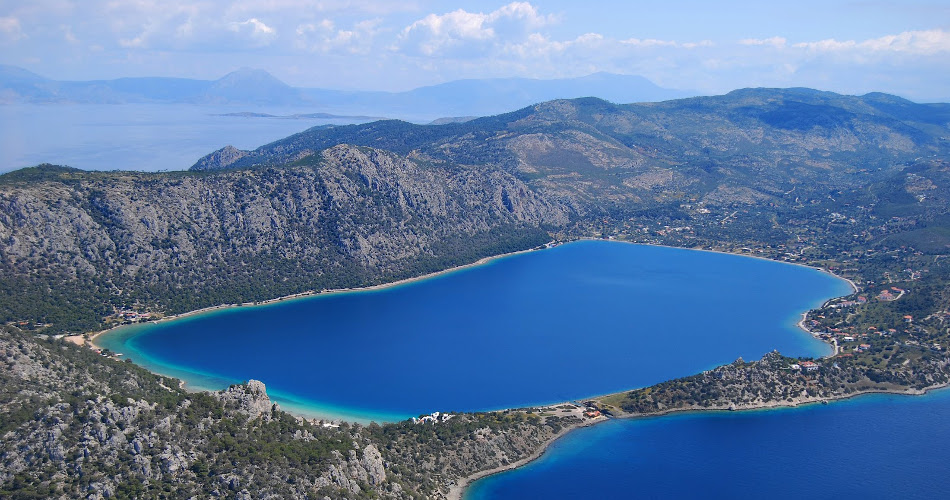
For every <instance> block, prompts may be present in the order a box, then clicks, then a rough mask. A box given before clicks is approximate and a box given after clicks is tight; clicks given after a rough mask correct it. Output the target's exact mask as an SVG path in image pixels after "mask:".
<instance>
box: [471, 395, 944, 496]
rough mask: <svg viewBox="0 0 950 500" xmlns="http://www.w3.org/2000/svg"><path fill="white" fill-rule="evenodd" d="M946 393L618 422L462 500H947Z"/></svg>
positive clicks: (573, 436)
mask: <svg viewBox="0 0 950 500" xmlns="http://www.w3.org/2000/svg"><path fill="white" fill-rule="evenodd" d="M948 413H950V391H948V390H946V389H943V390H939V391H934V392H931V393H929V394H927V395H925V396H899V395H883V394H875V395H868V396H861V397H858V398H854V399H850V400H845V401H837V402H832V403H831V404H829V405H808V406H803V407H799V408H783V409H774V410H772V409H770V410H753V411H743V412H706V413H692V414H676V415H667V416H662V417H652V418H644V419H631V420H613V421H609V422H605V423H603V424H599V425H596V426H594V427H588V428H582V429H578V430H575V431H572V432H571V433H569V434H568V435H567V436H565V437H563V438H561V439H560V440H558V441H556V442H555V443H554V444H552V445H551V446H550V447H549V448H548V449H547V450H546V451H545V453H544V455H542V456H541V458H539V459H538V460H536V461H534V462H532V463H530V464H528V465H526V466H524V467H521V468H518V469H515V470H512V471H508V472H504V473H501V474H497V475H494V476H490V477H487V478H485V479H482V480H480V481H476V482H475V483H473V484H472V486H471V487H470V488H469V489H468V490H467V492H466V494H465V499H466V500H482V499H488V498H491V499H493V500H504V499H515V498H526V497H530V498H780V499H781V498H788V499H793V498H801V497H802V496H808V497H813V498H908V499H912V498H920V499H925V498H945V497H946V494H947V491H948V490H950V476H948V475H947V474H945V473H944V471H945V470H946V464H947V463H950V447H947V445H946V444H947V443H948V442H950V427H948V426H947V424H946V422H947V420H946V415H947V414H948Z"/></svg>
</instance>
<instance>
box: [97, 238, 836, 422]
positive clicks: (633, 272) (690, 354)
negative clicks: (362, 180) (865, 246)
mask: <svg viewBox="0 0 950 500" xmlns="http://www.w3.org/2000/svg"><path fill="white" fill-rule="evenodd" d="M848 293H851V287H850V285H849V284H848V283H847V282H845V281H844V280H841V279H839V278H837V277H835V276H833V275H831V274H828V273H826V272H822V271H819V270H816V269H811V268H807V267H802V266H797V265H791V264H784V263H778V262H773V261H768V260H764V259H756V258H750V257H743V256H736V255H729V254H722V253H713V252H704V251H695V250H684V249H676V248H667V247H659V246H645V245H634V244H629V243H621V242H612V241H579V242H574V243H569V244H564V245H559V246H556V247H554V248H550V249H545V250H538V251H531V252H527V253H521V254H516V255H511V256H507V257H503V258H498V259H495V260H492V261H490V262H488V263H486V264H484V265H478V266H474V267H468V268H463V269H460V270H456V271H454V272H449V273H445V274H441V275H438V276H436V277H432V278H428V279H423V280H419V281H414V282H410V283H405V284H401V285H397V286H392V287H388V288H383V289H376V290H367V291H352V292H344V293H327V294H320V295H317V296H312V297H306V298H299V299H288V300H285V301H282V302H276V303H271V304H268V305H258V306H245V307H234V308H227V309H220V310H216V311H213V312H208V313H203V314H197V315H193V316H188V317H184V318H180V319H176V320H174V321H167V322H159V323H149V324H140V325H132V326H128V327H124V328H119V329H116V330H113V331H112V332H110V333H108V334H105V335H103V336H101V337H99V338H98V339H97V343H98V344H99V345H101V346H103V347H106V348H109V349H110V350H112V351H115V352H119V353H122V354H123V357H125V358H129V359H132V360H133V361H134V362H136V363H139V364H141V365H143V366H145V367H147V368H149V369H150V370H152V371H155V372H158V373H163V374H167V375H171V376H175V377H179V378H181V379H183V380H185V381H186V382H187V383H188V384H189V386H190V387H192V388H195V389H221V388H224V387H227V386H228V385H229V384H232V383H240V382H243V381H245V380H249V379H256V380H260V381H263V382H264V383H265V384H266V385H267V388H268V394H270V395H271V397H272V398H273V399H275V400H276V401H277V402H278V403H279V404H281V405H282V407H284V408H285V409H289V410H291V411H295V412H297V413H302V414H306V415H311V416H319V417H321V418H323V417H325V418H328V419H339V418H342V419H347V420H356V421H364V422H365V421H370V420H375V421H394V420H403V419H406V418H409V417H412V416H418V415H420V414H425V413H430V412H433V411H483V410H493V409H501V408H515V407H523V406H530V405H541V404H549V403H555V402H561V401H571V400H577V399H579V398H585V397H589V396H593V395H599V394H606V393H612V392H617V391H621V390H625V389H630V388H635V387H642V386H647V385H651V384H654V383H657V382H661V381H664V380H668V379H670V378H675V377H679V376H685V375H690V374H693V373H696V372H699V371H702V370H706V369H710V368H713V367H715V366H718V365H721V364H723V363H730V362H732V361H734V360H736V359H737V358H738V357H743V358H744V359H758V358H760V357H761V356H762V355H763V354H765V353H767V352H769V351H772V350H778V351H780V352H782V353H784V354H787V355H794V356H821V355H825V354H828V353H829V349H830V348H829V347H828V346H827V345H826V344H824V343H822V342H820V341H818V340H816V339H815V338H814V337H812V336H811V335H809V334H808V333H806V332H804V331H802V330H801V329H799V328H798V327H797V325H796V324H797V322H798V321H799V320H800V318H801V314H802V313H803V312H804V311H806V310H808V309H811V308H814V307H817V306H819V305H821V304H822V303H823V302H824V301H825V300H827V299H829V298H831V297H836V296H841V295H846V294H848Z"/></svg>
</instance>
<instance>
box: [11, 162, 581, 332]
mask: <svg viewBox="0 0 950 500" xmlns="http://www.w3.org/2000/svg"><path fill="white" fill-rule="evenodd" d="M568 218H569V212H568V210H566V209H565V208H564V207H562V206H560V205H558V204H557V203H552V202H549V201H546V200H544V199H543V198H541V197H540V196H538V195H537V194H536V193H534V192H533V191H532V190H531V189H529V188H528V187H527V185H526V184H525V183H524V182H523V181H521V180H519V179H517V178H516V177H515V176H513V175H511V174H509V173H506V172H503V171H501V170H498V169H490V168H475V167H461V166H457V165H453V164H448V163H444V162H443V163H433V162H424V161H419V160H414V159H407V158H405V157H400V156H397V155H395V154H392V153H387V152H383V151H380V150H375V149H369V148H359V147H354V146H345V145H340V146H336V147H333V148H330V149H328V150H325V151H322V152H318V153H313V154H306V155H297V157H296V158H295V161H294V162H293V163H291V164H289V165H285V166H284V167H282V168H261V169H253V170H235V171H228V172H219V173H212V174H206V173H181V172H178V173H167V174H140V173H129V172H122V173H92V172H89V173H86V172H79V171H74V170H67V169H56V168H47V167H38V168H36V169H32V170H28V171H19V172H14V173H12V174H8V175H7V176H3V177H0V241H2V243H0V266H2V270H3V275H4V277H5V279H3V280H0V287H2V293H0V295H3V296H4V297H5V299H2V300H0V311H2V312H0V316H2V319H3V321H12V320H18V321H19V320H29V321H30V322H31V323H32V322H39V323H45V324H49V323H52V324H56V325H61V326H63V327H64V328H65V329H81V328H93V327H95V326H96V324H97V318H98V317H101V316H104V315H107V314H110V312H111V311H110V309H111V306H112V305H115V306H119V307H132V306H134V305H136V304H148V305H150V306H158V307H160V309H161V311H162V312H166V313H169V312H183V311H187V310H192V309H195V308H198V307H204V306H209V305H214V304H219V303H236V302H245V301H254V300H263V299H270V298H274V297H277V296H281V295H286V294H291V293H297V292H301V291H306V290H320V289H324V288H338V287H347V286H355V285H366V284H373V283H380V282H383V281H387V280H393V279H397V278H403V277H407V276H413V275H420V274H424V273H426V272H431V271H435V270H440V269H444V268H446V267H451V266H452V265H457V264H461V263H468V262H472V261H474V260H477V259H478V258H480V257H484V256H486V255H492V254H498V253H503V252H506V251H511V250H521V249H524V248H530V247H533V246H537V245H539V244H542V243H544V242H545V241H547V236H546V234H545V233H544V232H543V231H542V230H541V229H539V228H541V227H542V226H559V225H564V224H565V223H566V222H567V221H568ZM51 283H55V284H56V285H55V286H51ZM50 289H54V290H53V291H50Z"/></svg>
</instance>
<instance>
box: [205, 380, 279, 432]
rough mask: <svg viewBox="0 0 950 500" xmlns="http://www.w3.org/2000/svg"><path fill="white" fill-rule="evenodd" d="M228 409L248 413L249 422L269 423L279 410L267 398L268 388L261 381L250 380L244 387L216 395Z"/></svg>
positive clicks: (229, 389)
mask: <svg viewBox="0 0 950 500" xmlns="http://www.w3.org/2000/svg"><path fill="white" fill-rule="evenodd" d="M216 396H217V398H218V399H219V400H220V401H221V402H222V403H224V405H225V406H226V407H229V408H233V409H236V410H237V411H240V412H242V413H246V414H247V416H248V420H256V419H262V420H263V421H265V422H267V421H270V419H271V414H272V413H273V412H274V411H275V410H276V409H278V408H277V405H276V404H273V403H271V400H270V397H268V396H267V388H266V387H265V386H264V383H263V382H261V381H259V380H248V381H247V383H246V384H243V385H232V386H231V387H229V388H228V389H227V390H226V391H223V392H220V393H216Z"/></svg>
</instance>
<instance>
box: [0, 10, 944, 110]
mask: <svg viewBox="0 0 950 500" xmlns="http://www.w3.org/2000/svg"><path fill="white" fill-rule="evenodd" d="M0 64H9V65H14V66H20V67H23V68H26V69H28V70H30V71H33V72H36V73H39V74H41V75H43V76H46V77H49V78H53V79H57V80H93V79H111V78H119V77H126V76H171V77H184V78H198V79H206V80H212V79H217V78H220V77H221V76H223V75H225V74H226V73H228V72H230V71H233V70H235V69H238V68H242V67H251V68H259V69H264V70H266V71H268V72H270V73H271V74H273V75H274V76H276V77H277V78H279V79H281V80H283V81H285V82H287V83H288V84H291V85H294V86H298V87H312V88H333V89H353V90H385V91H401V90H408V89H412V88H416V87H420V86H425V85H433V84H438V83H442V82H446V81H452V80H458V79H470V78H499V77H528V78H540V79H550V78H566V77H578V76H584V75H587V74H591V73H595V72H600V71H604V72H611V73H620V74H630V75H640V76H643V77H645V78H648V79H650V80H651V81H653V82H654V83H656V84H658V85H660V86H663V87H667V88H674V89H680V90H688V91H695V92H700V93H707V94H717V93H723V92H728V91H730V90H733V89H736V88H743V87H763V86H765V87H797V86H803V87H812V88H818V89H822V90H832V91H836V92H842V93H847V94H863V93H866V92H871V91H883V92H890V93H894V94H897V95H901V96H904V97H907V98H910V99H914V100H917V101H936V100H939V101H945V102H950V0H930V1H917V0H908V1H842V0H821V1H816V0H796V1H794V2H791V1H783V2H770V1H762V0H757V1H734V0H722V1H710V0H702V1H693V0H682V1H675V0H665V1H653V0H649V1H637V0H627V1H616V2H603V1H595V0H589V1H586V2H578V1H576V0H531V1H525V2H506V1H504V0H502V1H496V2H491V1H479V2H473V1H436V0H401V1H381V0H243V1H234V2H221V1H213V0H207V1H182V0H81V1H79V0H75V1H74V0H0Z"/></svg>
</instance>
